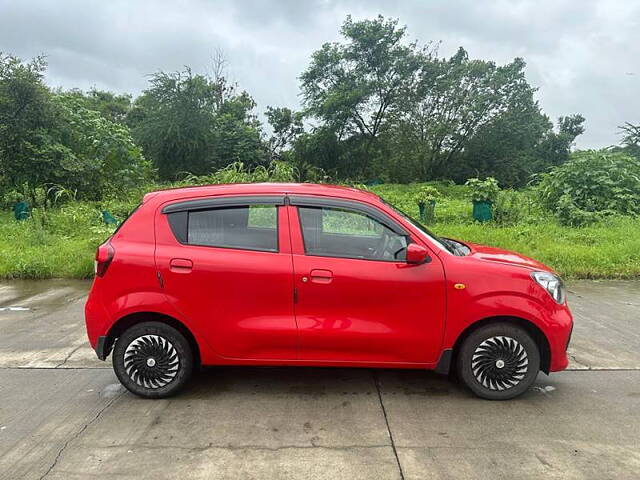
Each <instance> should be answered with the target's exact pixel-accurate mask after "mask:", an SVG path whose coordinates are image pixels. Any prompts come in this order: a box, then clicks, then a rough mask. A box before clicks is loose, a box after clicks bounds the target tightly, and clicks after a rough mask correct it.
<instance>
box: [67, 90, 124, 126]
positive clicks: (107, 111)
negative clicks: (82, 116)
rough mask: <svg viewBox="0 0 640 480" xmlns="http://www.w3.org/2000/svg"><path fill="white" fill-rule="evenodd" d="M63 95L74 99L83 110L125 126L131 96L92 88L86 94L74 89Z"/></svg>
mask: <svg viewBox="0 0 640 480" xmlns="http://www.w3.org/2000/svg"><path fill="white" fill-rule="evenodd" d="M64 94H65V95H67V96H73V97H75V98H76V99H77V100H79V101H80V102H82V104H83V105H84V107H85V108H87V109H89V110H94V111H96V112H99V113H100V114H101V115H102V116H103V117H104V118H106V119H107V120H109V121H111V122H114V123H121V124H125V123H126V120H127V115H128V114H129V110H131V95H130V94H128V93H125V94H120V95H119V94H117V93H113V92H109V91H105V90H97V89H95V88H92V89H91V90H89V91H88V92H86V93H85V92H83V91H82V90H77V89H74V90H70V91H69V92H65V93H64Z"/></svg>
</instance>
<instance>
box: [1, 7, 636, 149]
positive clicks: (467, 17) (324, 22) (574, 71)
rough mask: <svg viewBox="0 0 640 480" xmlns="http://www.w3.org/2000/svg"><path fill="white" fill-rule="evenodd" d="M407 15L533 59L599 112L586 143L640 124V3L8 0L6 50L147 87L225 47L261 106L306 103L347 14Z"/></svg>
mask: <svg viewBox="0 0 640 480" xmlns="http://www.w3.org/2000/svg"><path fill="white" fill-rule="evenodd" d="M349 13H350V14H352V15H353V17H354V18H356V19H361V18H372V17H375V16H376V15H378V14H382V15H385V16H388V17H395V18H399V19H400V23H401V24H405V25H407V27H408V35H409V38H410V40H418V41H420V42H427V41H429V40H434V41H441V42H442V46H441V48H440V51H441V53H443V54H446V55H450V54H452V53H453V52H455V50H456V49H457V48H458V46H463V47H464V48H465V49H467V51H468V52H469V54H470V56H471V57H472V58H482V59H492V60H494V61H496V62H497V63H506V62H509V61H511V60H512V59H513V57H516V56H519V57H523V58H524V59H525V61H526V62H527V70H526V72H527V77H528V79H529V82H530V83H531V84H532V85H534V86H536V87H538V88H539V91H538V99H539V101H540V104H541V106H542V108H543V110H544V112H545V113H547V114H548V115H549V116H550V117H551V118H553V119H555V118H556V117H558V116H560V115H566V114H571V113H581V114H582V115H584V116H585V117H586V119H587V122H586V128H587V130H586V133H585V134H584V135H583V136H582V137H580V138H579V141H578V146H579V147H583V148H586V147H602V146H606V145H610V144H614V143H618V141H619V138H620V137H619V135H618V131H617V126H618V125H621V124H623V123H624V122H625V121H630V122H632V123H640V1H638V0H628V1H622V0H619V1H616V0H608V1H604V0H603V1H588V0H573V1H570V0H535V1H517V0H496V1H489V0H487V1H479V0H464V1H462V0H461V1H453V0H440V1H436V0H422V1H421V0H395V1H388V0H386V1H385V0H345V1H330V0H299V1H296V0H281V1H277V0H245V1H243V0H229V1H214V0H210V1H204V0H190V1H186V0H184V1H177V0H175V1H166V2H165V1H150V0H148V1H126V0H123V1H117V0H102V1H93V2H92V1H86V0H83V1H80V0H77V1H65V0H59V1H45V0H21V1H19V0H14V1H11V0H0V51H5V52H10V53H13V54H16V55H18V56H21V57H23V58H30V57H32V56H34V55H37V54H46V55H47V56H48V61H49V70H48V74H47V81H48V83H49V84H50V85H51V86H54V87H57V86H61V87H64V88H72V87H77V88H82V89H89V88H91V87H94V86H95V87H97V88H100V89H108V90H112V91H117V92H131V93H133V94H138V93H139V92H140V91H141V90H143V89H144V88H145V87H146V84H147V80H148V78H147V75H148V74H149V73H152V72H155V71H157V70H166V71H168V70H176V69H181V68H182V67H183V66H184V65H189V66H191V67H192V68H193V70H194V71H197V72H205V71H206V70H207V66H208V64H210V60H211V57H212V54H213V52H214V51H215V50H216V49H222V50H223V51H224V53H225V56H226V57H227V59H228V61H229V72H230V74H231V77H232V78H233V79H234V80H236V81H237V82H239V84H240V86H241V87H242V88H243V89H245V90H247V91H248V92H249V93H250V94H251V95H253V97H254V98H255V100H256V101H257V103H258V109H259V111H261V112H262V111H264V110H265V108H266V106H267V105H272V106H289V107H294V108H295V107H297V106H298V105H299V97H298V94H299V89H298V80H297V77H298V76H299V74H300V73H301V72H302V71H303V70H304V69H305V67H306V66H307V64H308V61H309V56H310V54H311V53H312V52H313V51H314V50H316V49H318V48H319V47H320V46H321V45H322V43H324V42H331V41H336V40H338V39H339V35H338V29H339V26H340V24H341V23H342V21H343V20H344V18H345V16H346V15H347V14H349Z"/></svg>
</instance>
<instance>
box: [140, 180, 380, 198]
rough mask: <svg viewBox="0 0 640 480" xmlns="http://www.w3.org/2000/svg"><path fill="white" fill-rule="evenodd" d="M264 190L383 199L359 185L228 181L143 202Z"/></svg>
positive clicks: (156, 194) (158, 193) (153, 195)
mask: <svg viewBox="0 0 640 480" xmlns="http://www.w3.org/2000/svg"><path fill="white" fill-rule="evenodd" d="M262 194H283V195H284V194H293V195H295V194H301V195H321V196H327V197H338V198H346V199H350V200H362V201H369V202H371V201H372V200H379V199H380V197H378V196H377V195H376V194H374V193H371V192H367V191H365V190H360V189H358V188H351V187H344V186H340V185H328V184H317V183H225V184H219V185H202V186H193V187H181V188H170V189H167V190H157V191H155V192H151V193H147V194H146V195H145V196H144V200H143V202H146V201H147V200H149V199H151V198H153V199H154V200H156V201H161V202H163V201H168V200H172V199H174V198H185V197H204V196H209V195H262Z"/></svg>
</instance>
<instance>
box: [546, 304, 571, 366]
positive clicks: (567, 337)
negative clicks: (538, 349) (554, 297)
mask: <svg viewBox="0 0 640 480" xmlns="http://www.w3.org/2000/svg"><path fill="white" fill-rule="evenodd" d="M553 320H554V322H553V323H554V324H553V326H552V327H551V328H550V330H551V331H550V335H548V336H547V338H548V340H549V350H550V352H549V353H550V354H551V362H550V365H549V371H551V372H559V371H561V370H564V369H566V368H567V367H568V366H569V355H568V354H567V349H568V348H569V342H570V341H571V334H572V333H573V317H572V315H571V312H570V311H569V308H568V307H566V306H565V307H564V308H562V309H559V310H557V311H556V313H555V314H554V315H553Z"/></svg>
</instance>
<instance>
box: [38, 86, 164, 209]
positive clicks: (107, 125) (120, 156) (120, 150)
mask: <svg viewBox="0 0 640 480" xmlns="http://www.w3.org/2000/svg"><path fill="white" fill-rule="evenodd" d="M54 101H55V103H56V105H57V107H58V121H57V122H56V125H55V127H54V129H53V130H52V133H53V134H54V135H55V137H56V139H57V143H56V146H55V155H54V157H53V158H54V161H55V165H56V169H55V171H53V172H52V173H51V177H50V178H49V179H48V183H49V184H53V185H55V186H54V187H53V188H54V189H55V188H56V186H58V185H59V186H64V188H66V189H68V190H72V191H75V192H76V193H77V195H78V198H87V199H91V200H99V199H101V198H102V197H103V196H104V195H105V194H108V193H122V192H125V191H126V190H127V189H130V188H132V187H135V186H138V185H140V183H142V182H145V181H148V180H150V179H151V178H152V176H153V172H152V169H151V165H150V163H149V162H148V161H147V160H146V159H145V158H144V157H143V155H142V151H141V149H140V147H138V146H137V145H136V144H135V143H134V142H133V139H132V137H131V133H130V131H129V128H128V127H127V126H126V125H122V124H120V123H116V122H113V121H111V120H108V119H107V118H105V117H104V116H103V115H102V114H101V113H100V112H98V111H95V110H90V109H88V108H87V107H86V106H85V102H84V101H83V100H82V99H80V98H78V97H77V96H76V95H64V94H63V95H59V96H56V97H55V98H54Z"/></svg>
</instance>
